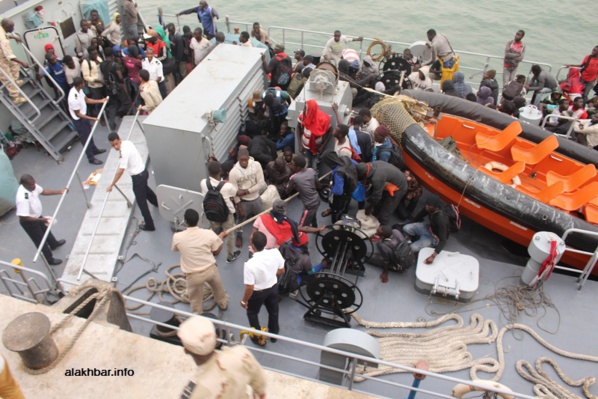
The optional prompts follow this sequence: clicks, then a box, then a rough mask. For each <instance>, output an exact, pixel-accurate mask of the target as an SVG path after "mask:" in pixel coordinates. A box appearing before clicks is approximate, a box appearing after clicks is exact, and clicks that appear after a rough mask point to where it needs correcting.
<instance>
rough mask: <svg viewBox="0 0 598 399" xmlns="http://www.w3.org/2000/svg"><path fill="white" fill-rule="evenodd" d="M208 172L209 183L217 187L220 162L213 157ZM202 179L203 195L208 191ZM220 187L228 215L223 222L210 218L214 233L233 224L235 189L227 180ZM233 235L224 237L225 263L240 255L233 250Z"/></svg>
mask: <svg viewBox="0 0 598 399" xmlns="http://www.w3.org/2000/svg"><path fill="white" fill-rule="evenodd" d="M208 174H209V175H210V176H209V177H208V179H210V184H211V186H212V187H213V188H214V189H217V188H218V185H219V184H220V183H221V182H222V178H221V175H222V166H221V165H220V162H218V161H217V160H215V159H212V160H210V161H208ZM208 179H203V180H202V181H201V182H200V183H199V187H200V188H201V192H202V193H203V194H204V195H205V194H207V193H208V185H207V180H208ZM222 183H223V184H222V187H220V190H219V191H220V194H221V195H222V198H223V199H224V203H225V204H226V206H227V208H228V217H227V218H226V221H224V222H215V221H213V220H210V228H211V229H212V230H214V233H216V234H220V233H221V232H222V231H224V230H228V229H230V228H231V227H233V226H234V224H235V205H234V204H233V200H232V199H233V198H234V197H235V196H236V195H237V189H236V188H235V186H233V185H232V184H231V183H229V182H228V181H224V182H222ZM233 236H234V235H233V234H229V235H228V236H227V237H226V252H227V255H228V256H227V258H226V262H227V263H232V262H234V261H235V260H236V259H237V258H238V257H239V255H241V251H234V237H233Z"/></svg>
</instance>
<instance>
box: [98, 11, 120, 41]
mask: <svg viewBox="0 0 598 399" xmlns="http://www.w3.org/2000/svg"><path fill="white" fill-rule="evenodd" d="M120 21H121V18H120V14H119V13H117V12H115V13H114V14H113V15H112V22H110V23H109V24H108V26H107V27H106V29H104V31H103V32H102V36H103V37H104V44H105V45H110V46H111V47H112V46H120V43H121V41H120ZM106 41H108V42H109V43H106Z"/></svg>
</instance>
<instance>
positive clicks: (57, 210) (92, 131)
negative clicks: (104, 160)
mask: <svg viewBox="0 0 598 399" xmlns="http://www.w3.org/2000/svg"><path fill="white" fill-rule="evenodd" d="M109 99H110V97H106V102H105V103H104V104H102V108H101V109H100V113H99V114H98V117H97V120H96V121H95V122H94V124H93V127H92V129H91V132H90V133H89V137H87V141H86V142H85V145H84V146H83V149H81V154H79V159H77V163H75V167H74V168H73V171H72V172H71V175H70V177H69V179H68V181H67V183H66V190H65V191H64V193H62V195H61V196H60V201H58V205H57V206H56V209H55V210H54V214H52V219H51V221H53V220H54V219H55V218H56V215H57V214H58V212H59V211H60V208H61V207H62V203H63V202H64V199H65V197H66V194H67V193H68V190H69V188H70V187H71V183H72V182H73V179H74V178H75V175H76V174H77V170H78V169H79V165H80V164H81V161H82V160H83V156H84V155H85V151H86V150H87V147H88V146H89V143H90V142H91V140H92V139H93V134H94V133H95V131H96V128H97V127H98V123H99V121H100V118H101V116H102V114H103V113H104V111H105V109H106V105H107V104H108V100H109ZM51 230H52V222H50V223H48V228H47V229H46V232H45V233H44V237H43V238H42V241H41V243H40V245H39V247H37V251H36V252H35V256H34V257H33V262H37V259H38V258H39V254H40V253H41V252H42V248H43V247H44V245H46V240H47V239H48V236H49V235H50V232H51Z"/></svg>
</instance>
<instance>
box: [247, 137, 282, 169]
mask: <svg viewBox="0 0 598 399" xmlns="http://www.w3.org/2000/svg"><path fill="white" fill-rule="evenodd" d="M247 149H248V150H249V155H250V156H252V157H253V159H255V160H256V161H258V162H259V163H260V164H261V165H262V169H266V165H268V162H272V161H273V160H274V159H276V144H274V142H273V141H272V140H270V139H269V138H268V137H267V133H266V132H262V134H261V135H259V136H255V137H254V138H253V139H251V141H250V142H249V144H248V145H247Z"/></svg>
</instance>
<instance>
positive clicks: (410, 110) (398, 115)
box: [371, 95, 432, 145]
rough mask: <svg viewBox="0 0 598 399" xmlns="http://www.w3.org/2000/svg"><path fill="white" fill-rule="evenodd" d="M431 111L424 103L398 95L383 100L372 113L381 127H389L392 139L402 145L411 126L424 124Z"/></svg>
mask: <svg viewBox="0 0 598 399" xmlns="http://www.w3.org/2000/svg"><path fill="white" fill-rule="evenodd" d="M431 110H432V109H431V108H430V107H428V105H427V104H426V103H424V102H421V101H417V100H415V99H413V98H411V97H407V96H403V95H398V96H394V97H386V98H383V99H382V100H380V101H379V102H378V103H376V104H375V105H374V106H373V107H372V110H371V111H372V116H373V117H374V118H376V120H377V121H378V122H379V123H380V124H381V125H385V126H386V127H388V130H390V134H391V136H392V139H393V140H394V141H395V142H397V143H399V145H400V143H401V136H402V134H403V132H404V131H405V130H407V128H408V127H409V126H411V125H413V124H416V123H421V122H423V121H424V120H425V119H426V118H427V115H429V114H430V112H431Z"/></svg>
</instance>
